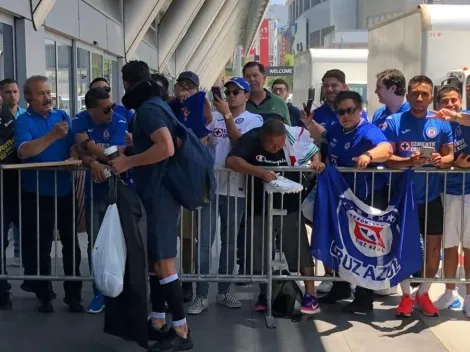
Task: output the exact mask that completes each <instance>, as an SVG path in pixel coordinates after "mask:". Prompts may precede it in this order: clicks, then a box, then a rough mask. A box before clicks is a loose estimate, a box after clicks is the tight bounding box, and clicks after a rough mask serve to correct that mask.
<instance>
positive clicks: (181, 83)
mask: <svg viewBox="0 0 470 352" xmlns="http://www.w3.org/2000/svg"><path fill="white" fill-rule="evenodd" d="M176 84H177V85H178V86H180V87H181V88H185V89H197V85H195V84H194V83H191V82H189V81H178V82H176Z"/></svg>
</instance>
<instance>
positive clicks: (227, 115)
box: [224, 112, 233, 120]
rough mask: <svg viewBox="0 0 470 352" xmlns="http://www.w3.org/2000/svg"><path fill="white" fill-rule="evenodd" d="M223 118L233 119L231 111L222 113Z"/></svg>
mask: <svg viewBox="0 0 470 352" xmlns="http://www.w3.org/2000/svg"><path fill="white" fill-rule="evenodd" d="M224 119H226V120H230V119H233V115H232V113H231V112H229V113H228V114H225V115H224Z"/></svg>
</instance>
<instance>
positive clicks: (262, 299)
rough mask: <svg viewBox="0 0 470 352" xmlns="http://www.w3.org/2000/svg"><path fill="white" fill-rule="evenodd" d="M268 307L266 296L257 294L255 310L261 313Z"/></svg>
mask: <svg viewBox="0 0 470 352" xmlns="http://www.w3.org/2000/svg"><path fill="white" fill-rule="evenodd" d="M267 309H268V302H267V301H266V296H265V295H263V294H261V295H259V296H258V300H257V301H256V303H255V312H259V313H263V312H266V310H267Z"/></svg>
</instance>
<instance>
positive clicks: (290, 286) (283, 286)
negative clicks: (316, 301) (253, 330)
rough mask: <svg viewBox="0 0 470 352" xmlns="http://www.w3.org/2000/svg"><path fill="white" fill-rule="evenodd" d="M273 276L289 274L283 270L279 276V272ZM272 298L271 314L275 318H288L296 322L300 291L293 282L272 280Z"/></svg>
mask: <svg viewBox="0 0 470 352" xmlns="http://www.w3.org/2000/svg"><path fill="white" fill-rule="evenodd" d="M273 275H286V276H289V275H290V273H289V272H288V271H287V270H283V271H282V274H280V271H279V270H276V271H274V273H273ZM272 292H273V296H272V297H273V298H272V313H273V316H274V317H277V318H290V319H292V320H293V321H297V320H298V318H299V316H300V313H299V310H300V306H301V304H302V297H303V295H302V290H301V289H300V287H299V286H298V285H297V283H296V282H295V281H285V280H273V291H272Z"/></svg>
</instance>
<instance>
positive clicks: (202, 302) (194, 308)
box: [188, 296, 209, 315]
mask: <svg viewBox="0 0 470 352" xmlns="http://www.w3.org/2000/svg"><path fill="white" fill-rule="evenodd" d="M207 308H209V300H208V299H207V298H205V297H201V296H197V297H196V299H195V300H194V301H193V303H191V305H190V306H189V307H188V314H192V315H197V314H201V313H202V312H204V311H205V310H206V309H207Z"/></svg>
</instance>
